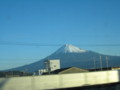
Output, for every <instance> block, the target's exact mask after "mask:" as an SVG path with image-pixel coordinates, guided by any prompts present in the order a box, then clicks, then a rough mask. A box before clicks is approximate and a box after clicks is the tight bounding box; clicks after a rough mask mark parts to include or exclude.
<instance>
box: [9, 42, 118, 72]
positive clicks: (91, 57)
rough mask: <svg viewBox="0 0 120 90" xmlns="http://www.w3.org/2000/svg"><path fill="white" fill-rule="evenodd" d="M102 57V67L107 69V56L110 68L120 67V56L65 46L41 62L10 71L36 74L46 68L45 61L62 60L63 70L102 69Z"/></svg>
mask: <svg viewBox="0 0 120 90" xmlns="http://www.w3.org/2000/svg"><path fill="white" fill-rule="evenodd" d="M100 56H101V60H102V66H103V67H106V56H107V58H108V65H109V66H119V65H120V56H108V55H103V54H99V53H96V52H92V51H87V50H83V49H80V48H78V47H75V46H73V45H68V44H67V45H64V46H62V47H61V48H59V49H58V50H57V51H56V52H54V53H53V54H51V55H50V56H48V57H46V58H44V59H42V60H39V61H37V62H35V63H32V64H29V65H25V66H21V67H17V68H13V69H9V70H19V71H28V72H34V71H37V70H38V69H41V68H44V61H45V60H48V58H49V59H60V62H61V68H66V67H71V66H76V67H80V68H99V67H100Z"/></svg>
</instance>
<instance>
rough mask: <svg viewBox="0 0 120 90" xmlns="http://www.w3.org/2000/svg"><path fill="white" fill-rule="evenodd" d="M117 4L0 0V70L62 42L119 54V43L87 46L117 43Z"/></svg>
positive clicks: (110, 0) (118, 1)
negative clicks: (12, 43)
mask: <svg viewBox="0 0 120 90" xmlns="http://www.w3.org/2000/svg"><path fill="white" fill-rule="evenodd" d="M119 4H120V0H0V70H3V69H8V68H11V67H16V66H21V65H25V64H29V63H31V62H35V61H37V60H40V59H42V58H44V57H46V56H48V55H50V54H51V53H53V52H54V51H55V50H57V49H58V48H59V47H61V45H64V44H73V45H76V46H78V47H80V48H82V49H86V50H92V51H96V52H100V53H103V54H108V55H120V46H89V45H101V44H103V45H104V44H107V45H109V44H110V45H111V44H120V41H119V38H120V5H119ZM2 42H14V43H16V42H18V43H38V44H46V45H48V46H29V45H26V46H25V45H3V44H1V43H2ZM50 44H52V45H59V46H49V45H50ZM84 45H88V46H84Z"/></svg>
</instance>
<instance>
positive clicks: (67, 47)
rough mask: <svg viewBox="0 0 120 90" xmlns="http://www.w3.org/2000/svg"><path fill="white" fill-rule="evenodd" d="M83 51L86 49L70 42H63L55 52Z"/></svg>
mask: <svg viewBox="0 0 120 90" xmlns="http://www.w3.org/2000/svg"><path fill="white" fill-rule="evenodd" d="M83 52H87V51H86V50H83V49H80V48H78V47H76V46H73V45H70V44H65V45H64V46H62V47H61V48H60V49H58V50H57V51H56V52H55V53H56V54H57V53H83Z"/></svg>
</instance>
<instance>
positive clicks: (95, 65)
mask: <svg viewBox="0 0 120 90" xmlns="http://www.w3.org/2000/svg"><path fill="white" fill-rule="evenodd" d="M93 61H94V69H95V71H96V63H95V57H93Z"/></svg>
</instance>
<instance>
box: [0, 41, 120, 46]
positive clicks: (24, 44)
mask: <svg viewBox="0 0 120 90" xmlns="http://www.w3.org/2000/svg"><path fill="white" fill-rule="evenodd" d="M0 45H12V46H16V45H22V46H62V45H63V44H48V43H47V44H43V43H24V42H9V41H0ZM74 45H77V46H83V47H106V46H107V47H111V46H120V44H74Z"/></svg>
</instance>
